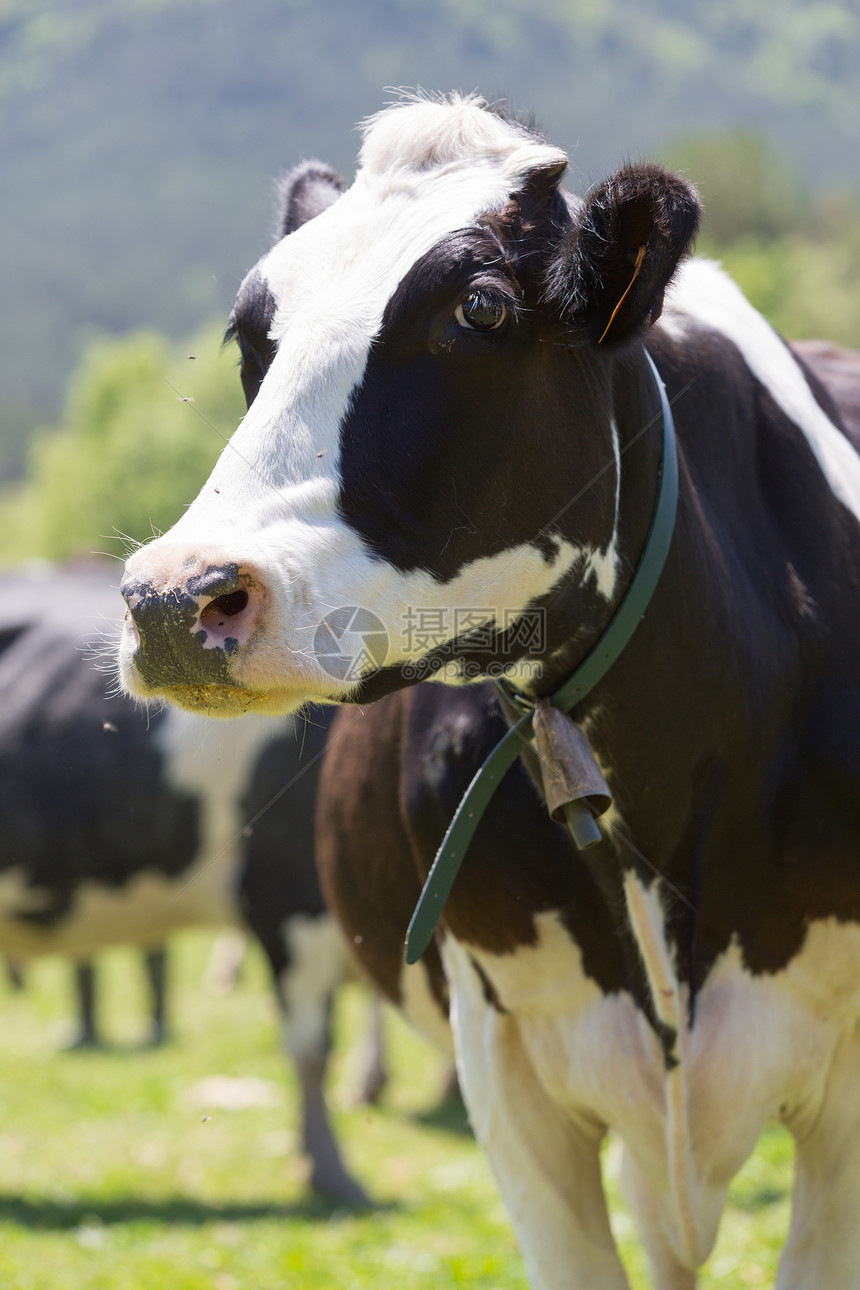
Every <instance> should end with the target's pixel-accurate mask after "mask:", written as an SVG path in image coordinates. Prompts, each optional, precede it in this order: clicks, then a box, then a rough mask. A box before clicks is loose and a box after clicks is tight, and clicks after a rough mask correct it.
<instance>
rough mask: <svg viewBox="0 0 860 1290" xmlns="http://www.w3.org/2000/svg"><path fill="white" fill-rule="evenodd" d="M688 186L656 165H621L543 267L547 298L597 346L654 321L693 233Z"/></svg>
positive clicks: (695, 214)
mask: <svg viewBox="0 0 860 1290" xmlns="http://www.w3.org/2000/svg"><path fill="white" fill-rule="evenodd" d="M700 212H701V202H700V200H699V196H698V193H697V192H696V190H695V188H693V186H692V185H691V184H688V183H687V181H686V180H684V179H681V178H680V176H678V175H673V174H670V173H669V172H668V171H666V170H663V169H662V167H660V166H651V165H640V166H634V165H631V166H625V167H624V168H623V169H622V170H619V171H618V173H617V174H615V175H613V176H612V177H611V179H606V180H604V182H603V183H602V184H599V185H598V186H597V187H596V188H594V189H592V191H591V192H590V193H589V194H588V196H587V197H586V199H585V201H584V203H583V206H582V208H581V210H580V212H578V215H577V217H576V218H575V222H574V224H573V227H571V228H570V229H569V230H568V231H567V232H566V233H565V235H564V238H563V239H562V242H561V244H560V245H559V247H558V249H557V252H556V255H555V257H554V259H553V262H552V264H551V265H550V268H549V274H548V295H549V299H550V301H551V302H553V303H555V304H556V305H557V306H558V307H559V308H560V309H561V310H562V312H563V314H564V315H565V318H566V319H567V320H568V321H569V322H575V323H576V324H577V325H578V328H584V330H585V333H586V335H587V337H588V338H589V339H590V340H592V341H595V342H597V343H599V344H603V345H607V346H608V345H617V344H619V343H621V342H623V341H625V340H628V339H629V338H630V336H631V335H632V334H633V333H634V332H635V330H636V329H637V328H638V327H640V326H641V325H642V324H643V323H644V322H645V321H646V320H647V321H649V322H652V323H653V322H656V321H657V319H658V318H659V317H660V312H661V310H662V308H663V293H664V292H665V290H666V287H667V286H668V284H669V281H670V279H671V277H672V274H673V273H674V272H675V269H676V267H677V264H678V261H679V260H680V258H681V256H682V255H684V254H685V253H686V252H688V251H689V250H690V247H691V246H692V243H693V239H694V238H695V236H696V231H697V229H698V226H699V215H700Z"/></svg>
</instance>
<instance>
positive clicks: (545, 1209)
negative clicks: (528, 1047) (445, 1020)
mask: <svg viewBox="0 0 860 1290" xmlns="http://www.w3.org/2000/svg"><path fill="white" fill-rule="evenodd" d="M443 958H444V962H445V970H446V973H447V975H448V980H449V983H450V986H451V999H452V1010H451V1020H452V1025H453V1028H454V1039H455V1044H456V1048H457V1061H458V1066H459V1071H460V1080H461V1084H462V1089H463V1096H464V1098H465V1101H466V1105H467V1107H468V1109H469V1115H470V1118H471V1121H472V1126H473V1128H474V1130H475V1135H476V1137H477V1139H478V1142H479V1143H480V1145H481V1147H482V1149H483V1151H484V1153H485V1154H486V1156H487V1160H488V1161H489V1164H490V1168H491V1169H492V1171H493V1174H494V1177H495V1180H496V1184H497V1186H498V1189H499V1193H500V1195H501V1197H502V1200H503V1202H504V1204H505V1207H506V1209H507V1211H508V1215H509V1216H510V1219H511V1223H512V1225H513V1228H514V1231H515V1233H516V1236H517V1240H518V1241H519V1245H520V1249H521V1250H522V1253H523V1259H524V1261H525V1265H526V1271H527V1274H528V1278H529V1285H530V1286H531V1287H532V1290H629V1283H628V1280H627V1277H626V1276H625V1273H624V1269H623V1267H622V1265H621V1261H620V1259H619V1257H618V1252H617V1250H616V1248H615V1242H614V1240H613V1238H612V1232H611V1230H610V1227H609V1215H608V1213H607V1209H606V1199H605V1196H604V1192H603V1185H602V1181H601V1176H600V1158H599V1151H600V1143H601V1140H602V1138H603V1135H604V1129H603V1126H600V1125H598V1124H596V1123H589V1122H587V1121H585V1120H578V1119H574V1118H572V1117H571V1116H570V1115H568V1114H566V1113H564V1112H563V1111H562V1110H561V1109H560V1108H559V1107H558V1106H557V1105H556V1103H555V1102H553V1101H552V1099H551V1098H550V1097H549V1096H548V1094H547V1093H546V1091H545V1089H544V1088H543V1086H542V1084H541V1083H540V1080H539V1079H538V1076H537V1074H536V1072H535V1069H534V1067H533V1065H532V1063H531V1061H530V1059H529V1056H528V1054H527V1053H526V1052H525V1049H524V1047H523V1044H522V1040H521V1036H520V1033H519V1028H518V1024H517V1021H516V1018H514V1017H512V1016H509V1015H506V1014H505V1013H504V1012H503V1011H502V1010H501V1009H500V1008H499V1007H497V1006H496V1005H495V1004H494V1003H493V1002H491V1001H489V1000H488V999H487V994H488V993H489V991H487V989H486V983H485V982H482V980H481V978H480V977H479V975H478V973H477V971H476V970H475V968H474V966H473V965H472V962H471V960H470V959H469V956H468V955H467V953H466V952H465V951H464V950H463V949H462V947H460V946H458V945H457V944H456V943H455V942H454V941H453V940H452V939H451V938H448V939H447V940H446V943H445V948H444V951H443Z"/></svg>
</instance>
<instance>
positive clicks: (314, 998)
mask: <svg viewBox="0 0 860 1290" xmlns="http://www.w3.org/2000/svg"><path fill="white" fill-rule="evenodd" d="M283 935H284V941H285V943H286V947H287V951H288V960H287V964H286V966H284V967H282V968H281V970H280V971H279V972H278V974H277V982H278V994H279V998H280V1003H281V1008H282V1012H283V1019H284V1047H285V1049H286V1051H287V1052H288V1053H289V1055H290V1057H291V1058H292V1059H293V1061H294V1062H295V1066H296V1071H297V1072H298V1077H299V1085H300V1088H301V1098H302V1135H303V1140H304V1149H305V1151H306V1152H307V1154H308V1156H309V1157H310V1162H311V1186H312V1187H313V1188H314V1190H315V1191H318V1192H320V1193H321V1194H322V1195H325V1196H330V1197H333V1198H334V1199H336V1200H341V1201H345V1202H346V1203H348V1204H353V1205H366V1204H368V1203H369V1202H368V1197H367V1195H366V1193H365V1191H364V1189H363V1188H362V1187H361V1186H360V1184H359V1183H357V1182H356V1181H355V1179H354V1178H352V1177H351V1176H350V1174H349V1172H348V1171H347V1168H346V1166H345V1165H344V1163H343V1160H342V1158H341V1154H340V1150H339V1148H338V1145H337V1142H336V1140H335V1136H334V1133H333V1132H332V1127H331V1122H330V1120H329V1114H328V1108H327V1106H326V1101H325V1092H324V1089H325V1076H326V1070H327V1066H328V1058H329V1051H330V1048H331V1035H330V1025H329V1021H330V1015H331V1005H332V998H333V995H334V991H335V990H336V989H337V987H338V986H340V985H342V984H343V982H344V980H345V979H347V977H348V976H349V975H350V965H349V960H348V958H347V953H346V947H345V945H344V941H343V936H342V934H341V932H340V930H339V929H338V928H337V926H336V925H335V923H334V920H333V919H332V918H331V916H330V915H328V914H321V915H320V916H319V917H317V918H311V917H309V916H297V917H294V918H290V919H287V922H286V925H285V927H284V933H283Z"/></svg>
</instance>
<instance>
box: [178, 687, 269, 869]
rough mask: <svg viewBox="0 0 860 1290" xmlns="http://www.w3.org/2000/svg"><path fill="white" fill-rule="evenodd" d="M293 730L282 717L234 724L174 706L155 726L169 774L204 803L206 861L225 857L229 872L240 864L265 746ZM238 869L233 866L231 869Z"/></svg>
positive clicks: (202, 842)
mask: <svg viewBox="0 0 860 1290" xmlns="http://www.w3.org/2000/svg"><path fill="white" fill-rule="evenodd" d="M289 730H290V726H288V725H287V724H286V723H285V722H284V720H283V719H281V718H277V717H274V718H265V717H241V718H238V719H237V720H236V721H232V722H231V723H230V724H229V725H223V724H222V723H220V722H219V723H218V724H217V725H216V724H214V723H213V722H211V721H209V720H208V719H207V718H206V717H200V716H194V715H192V714H191V713H187V712H180V711H178V710H177V709H175V708H170V709H168V711H167V712H166V713H165V717H164V720H163V721H162V722H161V724H160V725H159V726H158V728H157V730H156V731H155V741H156V743H157V744H158V747H159V749H160V751H161V753H162V755H163V756H164V759H165V760H164V775H165V779H166V781H167V783H168V784H169V785H170V787H171V788H173V789H174V790H176V791H177V792H184V793H190V794H193V796H194V797H195V798H197V800H198V801H199V803H200V816H199V819H200V842H199V856H198V858H199V859H200V860H201V861H205V860H206V859H207V858H208V861H209V863H210V864H211V865H212V866H213V867H216V866H217V864H218V861H219V860H222V859H223V860H226V861H228V864H227V865H224V866H222V868H223V869H224V873H225V877H227V870H228V868H229V865H231V864H232V866H233V867H234V868H235V864H236V863H237V862H238V856H239V852H240V850H241V845H242V828H243V823H244V821H243V816H242V797H243V795H244V793H245V792H246V790H247V788H248V784H249V781H250V779H251V776H252V774H253V771H254V766H255V764H256V762H257V760H258V758H259V756H260V754H261V753H262V751H263V749H264V748H265V746H266V744H268V743H270V742H271V741H272V740H273V739H275V738H277V737H278V736H279V735H284V734H287V733H288V732H289ZM231 872H232V870H231Z"/></svg>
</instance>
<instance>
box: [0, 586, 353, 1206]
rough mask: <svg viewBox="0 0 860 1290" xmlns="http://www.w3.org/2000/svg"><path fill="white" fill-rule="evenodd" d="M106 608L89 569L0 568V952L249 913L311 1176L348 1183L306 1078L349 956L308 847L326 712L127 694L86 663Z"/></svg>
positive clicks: (104, 589) (110, 612) (109, 603)
mask: <svg viewBox="0 0 860 1290" xmlns="http://www.w3.org/2000/svg"><path fill="white" fill-rule="evenodd" d="M121 611H122V601H121V599H120V597H119V595H118V593H117V592H116V590H115V589H112V588H111V587H110V580H109V577H108V575H107V574H106V572H105V570H104V569H103V568H96V569H92V570H85V569H82V570H78V571H75V572H73V571H59V570H55V569H51V568H47V569H45V570H43V571H42V572H31V573H22V574H7V575H4V576H2V577H0V822H2V828H0V952H2V953H3V954H5V955H6V956H8V958H10V959H11V960H12V961H14V962H15V963H18V964H20V963H23V962H26V961H27V960H28V959H30V958H32V957H34V956H37V955H43V954H63V955H68V956H70V957H71V958H73V959H77V960H88V959H89V958H90V957H91V956H92V955H93V954H94V953H95V952H96V951H98V950H100V949H102V948H103V947H105V946H108V945H141V946H143V947H149V946H152V945H154V944H155V945H158V944H161V943H162V942H163V940H164V939H165V937H166V936H168V935H170V934H171V933H172V932H173V931H176V930H178V929H180V928H183V927H189V926H199V925H207V924H208V925H212V926H215V927H223V926H225V925H229V924H235V923H236V922H237V921H241V922H242V923H243V924H245V925H247V926H248V927H250V929H251V930H252V931H253V932H254V933H255V935H256V936H257V938H258V940H259V941H260V943H261V945H262V947H263V949H264V951H265V954H266V957H267V959H268V962H269V964H270V966H271V969H272V973H273V978H274V983H275V988H276V993H277V998H278V1002H279V1005H280V1009H281V1014H282V1018H283V1035H284V1045H285V1048H286V1051H287V1052H288V1054H289V1055H290V1057H291V1058H292V1059H293V1061H294V1063H295V1066H296V1069H297V1071H298V1075H299V1081H300V1085H301V1091H302V1102H303V1126H304V1140H305V1144H306V1148H307V1151H308V1153H309V1155H310V1157H311V1166H312V1182H313V1185H314V1186H315V1187H316V1188H317V1189H318V1190H320V1191H321V1192H325V1193H327V1194H329V1195H334V1196H337V1197H340V1198H342V1199H352V1200H357V1199H361V1198H362V1192H361V1189H360V1188H359V1186H358V1184H357V1183H356V1182H355V1181H354V1179H352V1178H351V1177H350V1175H349V1174H348V1173H347V1171H346V1169H345V1167H344V1165H343V1163H342V1161H341V1158H340V1153H339V1151H338V1148H337V1145H336V1142H335V1139H334V1136H333V1134H332V1130H331V1127H330V1125H329V1120H328V1115H327V1112H326V1105H325V1101H324V1097H323V1079H324V1076H325V1068H326V1059H327V1053H328V1014H329V1009H330V1004H331V998H332V994H333V991H334V990H335V989H336V988H337V987H338V986H339V985H341V984H342V983H343V981H345V980H346V979H348V977H349V975H350V972H351V959H350V957H349V955H348V953H347V949H346V945H345V942H344V939H343V936H342V935H341V933H340V931H339V929H338V928H337V926H336V925H335V923H334V920H333V919H332V918H331V916H330V915H329V914H328V913H326V911H325V908H324V905H323V901H322V897H321V895H320V890H319V883H318V880H317V875H316V867H315V864H314V839H313V816H314V802H315V797H316V791H317V781H318V774H319V761H320V754H321V752H322V749H323V746H324V743H325V738H326V732H327V727H328V725H329V717H328V715H327V714H326V713H325V712H320V713H314V714H309V716H308V719H307V720H296V721H294V720H292V719H287V720H285V719H283V718H269V719H253V718H248V719H246V720H244V721H239V722H234V723H232V724H231V725H230V726H229V727H226V726H224V727H216V726H213V725H212V723H211V722H207V721H206V720H205V719H204V718H202V717H197V716H193V715H191V714H189V713H186V712H180V711H178V710H177V709H175V708H170V709H164V710H162V711H160V712H146V711H145V710H143V709H142V708H141V707H140V706H139V705H137V704H135V703H134V702H132V701H130V700H129V699H128V698H126V697H125V696H124V695H122V694H119V693H117V692H116V687H115V685H114V684H113V681H112V679H111V677H110V675H108V674H107V673H106V671H105V660H104V659H102V660H101V670H99V668H98V667H96V666H94V661H98V659H97V658H95V657H94V656H97V655H98V654H99V653H104V651H105V650H106V649H108V648H110V649H111V652H112V653H113V652H114V651H115V641H116V631H115V628H114V629H113V630H112V626H113V625H114V624H116V623H117V622H118V621H119V619H120V618H121ZM111 637H112V639H111ZM111 671H112V669H111Z"/></svg>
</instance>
